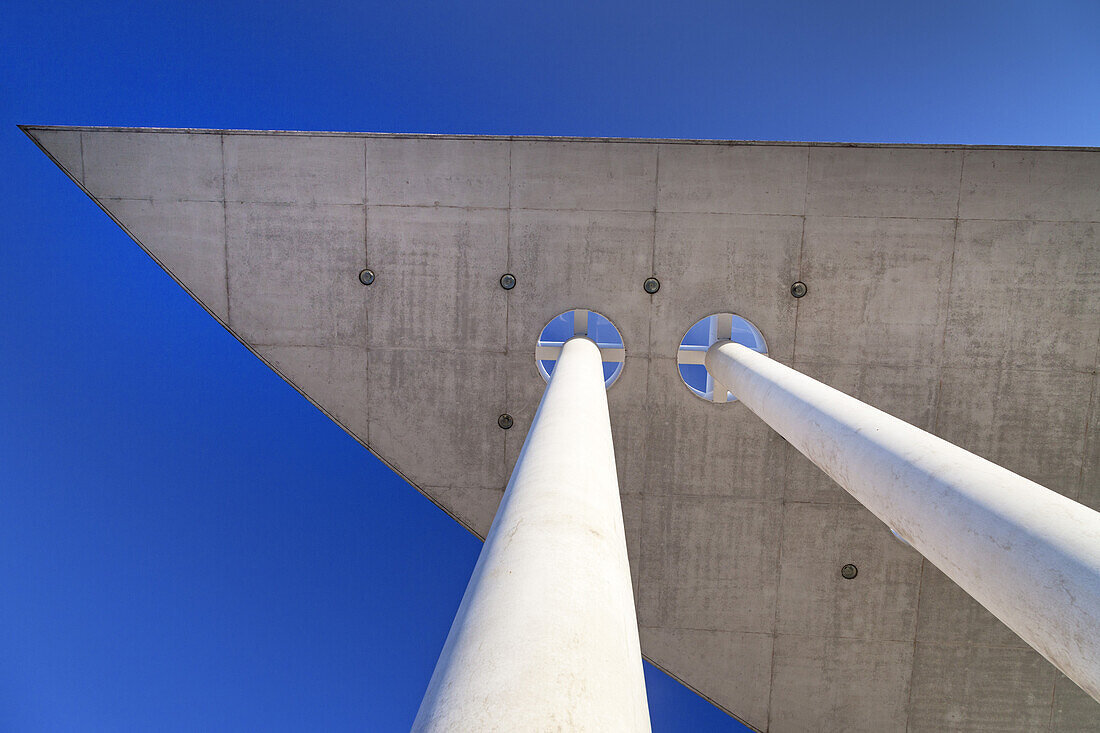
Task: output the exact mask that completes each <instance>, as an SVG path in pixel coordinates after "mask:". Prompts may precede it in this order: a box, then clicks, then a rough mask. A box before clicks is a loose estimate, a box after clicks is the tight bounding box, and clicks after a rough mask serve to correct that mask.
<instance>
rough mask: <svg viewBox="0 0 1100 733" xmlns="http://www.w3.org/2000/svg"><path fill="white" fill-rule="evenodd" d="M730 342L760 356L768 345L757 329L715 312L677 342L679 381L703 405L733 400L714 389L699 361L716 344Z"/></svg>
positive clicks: (733, 315) (724, 393)
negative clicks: (704, 403) (678, 345)
mask: <svg viewBox="0 0 1100 733" xmlns="http://www.w3.org/2000/svg"><path fill="white" fill-rule="evenodd" d="M726 340H729V341H733V342H735V343H738V344H742V345H743V346H747V347H749V348H750V349H752V350H753V351H758V352H760V353H761V354H767V353H768V345H767V344H766V343H765V342H764V335H763V334H762V333H760V329H759V328H757V327H756V326H754V325H753V324H752V323H750V322H749V321H747V320H745V319H744V318H742V317H741V316H739V315H736V314H734V313H715V314H714V315H710V316H707V317H706V318H701V319H699V321H697V322H696V323H695V325H694V326H692V327H691V328H689V329H688V331H687V333H686V334H684V338H683V339H681V340H680V348H679V349H677V350H676V364H677V366H678V367H679V369H680V379H682V380H684V384H685V385H687V388H688V389H690V390H691V393H692V394H693V395H695V396H696V397H698V398H700V399H704V400H706V401H707V402H718V403H724V402H734V401H736V400H737V398H736V397H734V396H733V395H732V394H730V393H729V392H728V391H726V390H723V389H722V387H721V385H719V386H718V388H717V390H716V389H715V381H714V379H713V378H712V377H711V376H710V372H708V371H707V367H706V365H705V364H704V363H703V359H704V358H705V357H706V355H707V349H709V348H710V347H711V346H712V345H714V343H716V342H718V341H726Z"/></svg>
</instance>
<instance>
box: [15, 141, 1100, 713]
mask: <svg viewBox="0 0 1100 733" xmlns="http://www.w3.org/2000/svg"><path fill="white" fill-rule="evenodd" d="M26 131H27V133H28V134H29V135H30V136H31V137H32V138H33V139H35V140H36V142H38V144H39V145H40V146H41V147H42V148H43V150H44V151H45V152H46V153H47V154H49V155H50V156H51V157H52V158H53V159H54V160H55V162H57V163H58V165H59V166H61V167H62V168H63V170H65V171H66V172H67V173H68V174H69V175H70V176H71V177H72V178H73V180H74V181H75V182H77V183H78V184H80V185H81V186H82V187H83V188H84V189H85V190H86V191H87V192H88V193H89V195H91V196H92V197H93V198H94V199H95V200H96V201H97V202H98V203H99V204H100V205H101V206H102V207H103V208H104V210H105V211H107V212H108V213H109V214H110V215H111V216H112V217H114V218H115V219H116V221H119V222H120V223H121V224H122V225H123V227H124V228H126V230H127V231H128V233H130V234H131V235H132V236H133V237H134V238H135V239H136V240H137V241H138V242H139V244H141V246H143V247H144V248H145V249H146V251H148V252H149V253H150V254H151V255H152V256H153V257H154V258H155V259H156V260H157V261H158V262H159V263H161V264H162V266H164V267H165V268H166V269H167V270H168V271H169V272H170V273H171V274H172V275H173V276H174V277H175V278H176V279H177V280H178V281H180V282H181V284H182V285H184V286H185V287H186V288H188V290H189V292H191V294H192V295H194V296H195V297H196V298H197V299H198V300H199V301H200V302H201V303H203V305H204V306H205V307H206V308H207V309H208V310H209V311H210V312H211V313H212V314H213V315H215V316H216V317H218V318H219V320H221V322H222V323H223V324H226V325H227V327H229V328H230V329H231V330H232V331H233V332H234V333H235V334H236V335H237V336H238V338H240V339H241V340H242V341H244V342H245V343H246V344H247V345H249V346H250V347H251V348H252V349H253V350H254V351H256V352H257V354H258V355H259V356H260V357H261V358H263V359H265V361H267V362H268V363H269V364H270V365H272V366H273V367H274V368H276V369H277V370H278V371H279V372H280V374H282V375H283V376H284V377H285V378H286V379H287V380H288V381H289V382H290V383H291V384H293V385H294V386H296V387H297V388H298V389H299V390H301V391H303V393H305V394H306V395H307V396H309V397H310V398H311V399H312V400H313V401H314V402H315V403H316V404H318V406H319V407H320V408H321V409H323V410H324V411H325V412H326V413H327V414H329V415H330V416H331V417H333V419H335V420H336V421H338V422H339V423H340V424H341V425H342V426H343V427H344V428H345V429H347V430H348V431H349V432H350V433H352V434H353V435H354V436H355V437H356V438H357V439H359V440H360V441H361V442H362V443H363V444H364V445H365V446H367V447H368V448H370V449H371V450H372V451H374V452H375V453H376V454H377V455H379V456H380V457H381V458H382V459H383V460H385V461H386V462H387V463H388V464H389V465H391V466H392V467H394V468H395V470H397V471H398V472H400V473H401V475H403V476H404V477H405V478H406V479H408V480H409V482H410V483H411V484H412V485H414V486H415V487H416V488H418V489H419V490H420V491H421V492H423V493H424V494H425V495H426V496H428V497H429V498H430V499H431V500H432V501H434V502H436V503H437V504H439V505H440V506H441V507H442V508H443V509H444V510H445V511H447V512H448V513H449V514H451V515H452V516H454V517H455V518H456V519H457V520H458V521H460V522H462V523H463V524H464V525H465V526H466V527H468V528H470V529H471V531H473V532H475V533H476V534H478V535H479V536H482V537H483V536H484V535H485V533H486V531H487V530H488V527H489V524H490V522H491V520H492V515H493V513H494V511H495V508H496V503H497V502H498V501H499V497H500V495H501V491H502V489H503V487H504V484H505V482H506V481H507V477H508V473H509V471H510V469H511V465H512V463H513V462H514V460H515V457H516V455H517V454H518V451H519V447H520V444H521V443H522V439H523V435H524V434H525V432H526V430H527V428H528V426H529V424H530V421H531V418H532V417H533V415H534V411H535V408H536V407H537V404H538V400H539V397H540V396H541V393H542V387H543V384H542V379H541V377H540V376H539V375H538V373H537V372H536V370H535V366H534V363H533V355H532V351H533V345H534V340H535V338H536V336H537V334H538V332H539V330H540V329H541V328H542V326H543V324H544V323H545V322H546V321H547V320H548V319H549V318H550V317H552V316H554V315H556V314H557V313H560V312H562V311H565V310H568V309H571V308H574V307H587V308H591V309H593V310H597V311H599V312H602V313H604V314H605V315H607V316H608V317H610V318H611V319H612V320H613V321H615V323H616V325H618V326H619V328H620V330H621V331H622V333H623V335H624V338H625V340H626V348H627V354H628V358H627V362H626V366H625V368H624V371H623V374H622V376H621V377H620V379H619V380H618V381H617V382H616V383H615V384H614V385H613V386H612V387H611V389H610V390H609V392H608V399H609V406H610V411H611V420H612V426H613V429H614V431H615V447H616V457H617V462H618V470H619V479H620V485H621V489H622V493H623V512H624V519H625V525H626V531H627V540H628V547H629V550H630V554H631V563H632V568H631V570H632V576H633V578H634V583H635V593H636V596H637V602H638V613H639V623H640V625H641V640H642V649H643V653H645V654H646V655H647V656H648V658H650V659H651V660H652V661H654V662H655V663H657V664H658V665H659V666H661V667H662V668H663V669H665V670H666V671H668V672H669V673H671V674H672V675H674V676H675V677H677V678H678V679H680V680H682V681H683V682H684V683H685V684H687V685H689V686H690V687H692V688H693V689H695V690H696V691H697V692H699V693H700V694H702V695H704V696H705V697H706V698H707V699H709V700H711V701H712V702H714V703H715V704H717V705H719V706H721V707H722V708H724V709H725V710H727V711H729V712H730V713H732V714H734V715H736V716H737V717H739V718H740V719H742V720H743V721H745V722H747V723H748V724H749V725H751V726H753V727H754V728H756V729H758V730H770V731H804V730H822V731H825V730H852V731H895V730H896V731H903V730H908V731H913V732H918V731H950V730H959V731H963V730H966V731H1033V730H1050V731H1088V730H1092V731H1096V730H1100V705H1098V704H1097V703H1095V702H1094V701H1092V700H1091V698H1089V697H1088V696H1087V695H1085V694H1084V693H1083V692H1082V691H1081V690H1080V689H1079V688H1077V687H1076V686H1075V685H1073V684H1072V683H1071V682H1069V681H1068V680H1067V679H1065V678H1064V677H1062V676H1061V675H1060V674H1058V673H1057V671H1056V670H1055V669H1054V668H1053V667H1052V666H1051V665H1049V664H1048V663H1047V662H1046V661H1044V660H1043V659H1042V658H1041V657H1040V656H1039V655H1038V654H1037V653H1036V652H1034V651H1032V650H1031V649H1030V648H1028V647H1027V646H1026V645H1025V644H1024V643H1023V642H1022V641H1020V640H1019V639H1018V638H1017V637H1016V636H1015V635H1014V634H1012V633H1011V632H1010V631H1008V630H1007V629H1006V628H1005V627H1004V626H1003V625H1001V624H1000V622H998V621H996V619H994V618H993V617H992V616H991V615H990V614H989V613H988V612H986V611H985V610H984V609H982V608H981V607H980V606H978V605H977V604H976V603H975V602H974V601H972V600H971V599H970V598H969V597H968V596H966V594H965V593H963V592H962V591H961V590H959V589H958V588H957V587H956V586H955V585H954V584H953V583H952V582H951V581H950V580H948V579H947V578H946V577H944V576H942V574H940V573H939V571H938V570H936V569H935V568H934V567H933V566H931V565H930V564H929V563H928V562H926V561H924V560H923V559H922V558H921V557H920V556H919V555H918V554H917V553H916V552H915V551H913V550H912V549H910V548H908V547H905V546H904V545H900V544H898V543H896V541H895V540H894V539H893V538H892V536H891V535H890V532H889V530H888V529H887V528H886V527H885V526H884V525H882V524H881V523H880V522H878V520H877V519H875V518H874V517H873V516H872V515H871V514H870V513H868V512H867V511H866V510H864V509H863V508H862V507H861V506H859V505H858V504H855V503H854V501H853V500H852V499H850V498H849V497H848V495H847V494H846V493H845V492H844V491H843V490H841V489H840V488H839V487H837V486H836V485H835V484H833V483H832V481H831V480H830V479H829V478H828V477H826V476H825V475H824V474H823V473H821V472H820V471H818V470H817V469H816V468H815V467H814V466H813V465H812V464H810V463H809V462H808V461H806V459H804V458H803V457H802V456H801V455H799V454H798V453H797V452H796V451H794V450H793V449H792V448H791V447H790V446H789V445H787V444H786V442H785V441H784V440H783V439H782V438H781V437H779V436H778V435H776V434H775V433H773V432H771V431H770V430H769V429H768V428H767V427H766V426H762V425H761V424H760V421H759V420H758V419H757V418H755V416H753V415H751V414H750V413H748V411H747V410H745V409H744V408H743V406H741V405H738V404H736V403H734V404H731V405H727V406H714V405H710V404H708V403H705V402H703V401H702V400H699V399H698V398H696V397H694V396H693V395H691V394H690V393H689V392H688V390H687V388H686V387H684V386H683V385H682V384H681V383H680V379H679V376H678V375H677V373H676V362H675V358H674V357H675V349H676V346H677V344H678V343H679V339H680V337H681V336H682V335H683V331H684V330H685V329H686V328H688V326H690V325H691V324H692V323H694V322H695V321H696V320H698V319H699V318H700V317H702V316H705V315H708V314H709V313H713V312H720V311H733V312H736V313H738V314H739V315H742V316H744V317H746V318H748V319H749V320H751V321H753V322H754V323H756V324H757V325H758V326H760V328H761V330H762V331H763V333H764V336H765V337H766V338H767V340H768V345H769V349H770V352H771V354H772V355H773V356H774V357H776V358H778V359H779V360H780V361H782V362H784V363H787V364H791V365H793V366H795V367H796V368H798V369H800V370H802V371H804V372H806V373H807V374H809V375H811V376H813V377H815V378H817V379H821V380H823V381H825V382H826V383H828V384H831V385H833V386H836V387H837V388H839V389H842V390H845V391H849V392H850V393H851V394H853V395H854V396H856V397H858V398H860V399H862V400H865V401H867V402H869V403H870V404H872V405H874V406H876V407H879V408H881V409H883V410H885V411H887V412H890V413H892V414H894V415H897V416H898V417H901V418H903V419H905V420H907V421H909V422H912V423H913V424H915V425H917V426H918V427H921V428H923V429H926V430H930V431H931V432H934V433H935V434H937V435H940V436H942V437H944V438H946V439H948V440H951V441H953V442H955V443H957V444H959V445H961V446H962V447H964V448H966V449H968V450H971V451H974V452H976V453H978V454H979V455H982V456H984V457H986V458H989V459H991V460H993V461H996V462H999V463H1001V464H1002V465H1005V466H1006V467H1007V468H1009V469H1011V470H1013V471H1016V472H1018V473H1020V474H1022V475H1024V476H1026V477H1027V478H1030V479H1033V480H1035V481H1037V482H1039V483H1041V484H1043V485H1045V486H1048V487H1049V488H1051V489H1053V490H1055V491H1058V492H1060V493H1062V494H1065V495H1067V496H1069V497H1071V498H1078V499H1079V500H1081V501H1082V502H1083V503H1086V504H1089V505H1091V506H1093V507H1097V506H1098V505H1100V435H1098V428H1097V423H1098V422H1100V415H1098V414H1097V411H1098V402H1100V395H1098V394H1097V393H1098V392H1100V376H1098V374H1097V371H1098V356H1100V151H1096V150H1069V149H1032V148H1000V149H992V148H973V147H918V146H871V145H867V146H850V145H827V144H786V143H783V144H766V143H732V144H730V143H698V142H685V141H614V140H612V141H608V140H596V141H587V140H566V139H534V138H515V139H510V138H453V137H426V136H400V135H360V134H351V133H335V134H312V133H247V132H232V131H225V132H222V131H133V130H108V129H93V128H41V127H31V128H27V130H26ZM352 162H357V164H356V165H352ZM132 199H140V200H141V201H140V202H137V203H134V202H132V201H130V200H132ZM205 205H210V206H212V207H213V209H212V211H216V210H217V209H218V208H221V209H222V212H223V214H224V219H223V228H224V231H223V230H219V229H218V227H217V224H216V218H217V217H216V216H215V215H212V214H205V215H204V213H203V212H205ZM161 216H163V220H160V219H158V217H161ZM219 234H221V236H222V239H221V241H219ZM219 251H220V253H221V254H222V255H223V257H222V258H221V259H220V260H219V258H218V257H217V255H218V253H219ZM368 264H369V266H370V267H371V268H373V269H374V270H375V271H376V272H377V273H378V279H377V281H376V282H375V284H374V285H372V286H370V287H363V286H361V285H359V284H358V281H357V274H358V271H359V270H360V269H361V268H362V267H364V266H366V265H368ZM505 271H510V272H513V273H515V274H516V276H517V278H518V284H517V286H516V288H515V289H514V290H512V291H510V292H507V293H505V292H504V291H503V290H501V289H500V287H499V286H498V285H497V278H499V276H500V275H501V274H502V273H503V272H505ZM650 274H653V275H656V276H657V277H658V278H660V279H661V290H660V292H659V293H657V294H656V295H655V296H649V295H646V294H645V293H644V292H643V291H642V288H641V284H642V280H643V279H644V278H645V277H647V276H649V275H650ZM795 279H801V280H803V281H805V282H806V283H807V284H808V286H809V293H808V295H807V296H806V297H805V298H802V299H799V300H796V299H794V298H792V297H790V295H789V287H790V284H791V282H793V281H794V280H795ZM427 339H434V340H435V341H434V342H429V341H428V340H427ZM440 343H442V344H444V345H445V348H444V351H443V353H442V354H441V353H440V352H439V351H438V349H439V344H440ZM501 412H509V413H511V414H512V415H513V416H514V417H515V427H513V428H512V429H511V430H509V431H502V430H500V429H499V428H498V427H497V425H496V417H497V415H499V414H500V413H501ZM730 435H732V436H735V437H734V439H733V440H729V439H726V436H730ZM426 436H430V437H426ZM845 562H853V563H855V564H857V565H858V566H859V568H860V574H859V576H858V577H857V578H856V579H855V580H852V581H845V580H843V579H841V578H840V575H839V567H840V565H841V564H843V563H845Z"/></svg>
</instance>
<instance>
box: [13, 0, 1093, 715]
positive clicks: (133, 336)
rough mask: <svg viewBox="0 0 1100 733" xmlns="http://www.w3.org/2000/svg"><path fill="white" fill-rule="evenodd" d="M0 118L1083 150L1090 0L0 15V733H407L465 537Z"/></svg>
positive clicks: (152, 7) (1089, 116)
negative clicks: (253, 352)
mask: <svg viewBox="0 0 1100 733" xmlns="http://www.w3.org/2000/svg"><path fill="white" fill-rule="evenodd" d="M17 123H33V124H82V125H149V126H164V127H212V128H223V127H224V128H278V129H305V130H313V129H317V130H367V131H387V132H388V131H394V132H404V131H413V132H451V133H493V134H536V133H537V134H558V135H612V136H644V137H693V138H739V139H788V140H847V141H894V142H935V143H940V142H953V143H1021V144H1042V145H1093V146H1095V145H1100V3H1097V2H1095V1H1094V0H1082V1H1081V2H1076V3H1071V2H1051V1H1049V0H1048V1H1044V2H1034V3H1019V2H1003V1H1002V2H984V3H966V2H958V1H957V0H955V1H952V2H922V3H913V2H905V3H889V2H882V1H876V2H845V1H844V0H839V1H834V2H805V3H787V4H783V3H770V2H764V0H758V1H757V2H754V3H741V2H731V1H726V2H711V3H690V2H675V3H673V2H669V3H664V4H652V3H629V4H625V3H624V4H622V5H616V4H614V3H600V2H591V0H589V1H588V2H560V1H559V2H540V3H527V2H515V1H514V0H513V1H512V2H501V3H469V4H462V3H446V2H392V3H384V4H383V3H356V4H347V5H345V6H336V5H325V4H322V3H317V2H281V3H270V2H266V3H244V2H228V3H227V2H217V3H215V2H204V1H199V2H187V3H178V4H177V3H119V2H113V3H112V2H81V3H74V2H66V1H65V0H58V1H57V2H51V3H42V2H27V1H26V0H16V1H15V2H9V3H8V4H7V5H5V8H4V12H3V17H2V20H0V163H2V165H0V170H2V171H3V176H0V201H2V205H3V207H4V215H3V217H2V218H0V305H2V306H3V313H2V318H0V369H2V374H0V731H20V732H21V731H115V730H157V731H172V730H179V731H195V730H231V731H236V730H271V731H275V730H289V731H307V730H310V731H311V730H325V731H337V730H356V731H362V730H380V731H388V730H403V729H407V727H408V725H409V723H410V722H411V720H412V717H413V715H414V714H415V711H416V708H417V705H418V703H419V700H420V696H421V693H422V692H423V689H424V686H425V685H426V683H427V680H428V677H429V675H430V673H431V669H432V666H433V664H434V661H435V658H436V655H437V654H438V651H439V649H440V647H441V646H442V643H443V639H444V637H445V635H446V632H447V629H448V626H449V624H450V620H451V617H452V615H453V613H454V610H455V608H456V607H457V604H458V601H459V598H460V596H461V593H462V590H463V588H464V587H465V583H466V579H467V577H468V575H469V572H470V570H471V568H472V567H473V564H474V560H475V558H476V556H477V552H478V549H479V547H480V543H479V542H477V540H476V539H474V538H473V537H472V536H470V535H469V534H467V533H466V532H465V531H464V530H462V529H461V528H459V526H458V525H457V524H455V523H454V522H452V521H451V520H450V519H448V518H447V517H446V516H444V515H443V514H442V513H441V512H440V511H439V510H437V509H436V508H435V507H433V506H432V505H431V504H430V503H429V502H428V501H427V500H426V499H424V498H422V497H421V496H420V495H419V494H418V493H417V492H415V491H413V490H412V489H410V488H408V487H407V486H405V485H403V483H402V482H401V480H400V479H398V478H396V477H395V476H393V475H392V474H391V473H390V472H389V471H388V470H387V469H386V468H385V467H384V466H383V465H382V464H381V463H379V462H378V461H377V460H375V459H374V458H373V457H371V456H370V455H369V454H368V453H367V452H366V451H364V450H363V449H362V448H360V447H359V446H358V445H357V444H356V443H355V442H354V441H352V440H351V438H349V437H347V436H346V435H345V434H344V433H342V432H341V431H340V430H339V429H337V428H336V427H335V426H334V425H332V424H331V423H329V422H328V421H327V419H326V418H324V417H323V416H322V415H321V414H320V413H319V412H317V411H316V410H314V409H313V408H312V407H311V406H310V405H309V404H308V403H307V402H306V401H305V400H304V399H302V398H301V397H299V396H298V395H297V394H296V393H295V392H294V391H293V390H291V389H290V388H289V387H288V386H287V385H285V384H284V383H283V382H282V381H281V380H279V379H278V378H277V377H276V376H275V375H274V374H273V373H272V372H270V371H269V370H268V369H267V368H266V367H264V366H263V365H262V364H261V363H260V362H259V361H258V360H256V359H255V358H254V357H253V356H252V355H251V354H249V353H248V352H247V351H246V350H245V349H244V348H243V347H242V346H240V345H239V344H238V343H237V342H236V341H234V339H233V338H232V337H231V336H229V334H228V333H226V332H225V331H223V330H222V328H221V327H220V326H218V325H217V324H216V323H215V322H214V320H213V319H211V318H210V317H209V316H207V315H206V314H205V313H204V312H203V311H202V310H201V309H200V308H199V307H198V306H197V305H196V304H194V303H193V302H192V301H190V299H189V298H188V297H187V296H186V295H185V294H184V292H183V291H182V290H181V289H179V288H178V287H177V286H176V285H175V284H174V283H172V282H171V281H170V280H169V278H168V277H167V276H166V275H165V274H163V273H162V272H161V271H160V270H159V269H158V268H157V267H156V266H155V265H154V264H153V263H152V262H151V261H150V260H149V259H148V258H147V257H146V256H145V255H144V254H142V253H141V251H140V250H139V249H138V248H137V247H136V246H135V245H133V244H132V243H131V242H130V241H129V240H128V239H127V238H126V237H125V236H124V235H123V234H122V232H121V231H120V230H118V228H117V227H116V226H115V225H114V224H113V223H111V222H110V221H109V220H108V219H107V217H106V216H104V215H103V214H102V213H101V212H100V211H99V210H98V209H96V207H95V206H94V205H93V204H92V203H91V202H90V201H89V200H87V199H86V198H85V196H84V195H83V194H82V193H81V192H80V191H79V190H78V189H77V187H76V186H75V185H73V184H72V183H70V182H69V181H68V180H66V179H65V178H64V176H63V175H62V173H61V172H60V171H59V170H57V169H56V168H55V167H54V166H53V165H52V164H51V163H50V162H49V161H48V160H47V159H46V158H45V156H43V155H42V154H41V153H40V152H39V151H38V150H36V149H35V148H34V146H33V145H32V144H31V143H30V141H28V140H27V139H26V138H25V137H24V136H23V135H22V133H20V132H19V131H18V130H17V129H16V128H15V125H16V124H17ZM647 678H648V681H649V693H650V700H651V707H652V712H653V721H654V729H655V730H656V731H729V730H737V729H739V726H737V724H736V723H735V722H734V721H732V720H731V719H729V718H728V717H726V716H724V715H723V714H721V713H719V712H718V711H716V710H715V709H713V708H711V707H710V706H709V705H707V704H706V703H705V702H703V701H701V700H700V699H698V698H696V697H695V696H694V695H692V694H691V693H689V692H687V691H686V690H684V689H683V688H681V687H679V686H678V685H677V684H676V683H674V682H671V681H669V680H668V679H667V678H665V677H664V676H663V675H662V674H661V673H659V672H655V671H654V670H652V669H649V670H647Z"/></svg>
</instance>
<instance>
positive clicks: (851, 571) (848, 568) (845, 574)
mask: <svg viewBox="0 0 1100 733" xmlns="http://www.w3.org/2000/svg"><path fill="white" fill-rule="evenodd" d="M857 575H859V568H857V567H856V566H855V565H852V564H851V563H848V564H847V565H845V566H844V567H842V568H841V569H840V577H842V578H844V579H845V580H852V579H853V578H855V577H856V576H857Z"/></svg>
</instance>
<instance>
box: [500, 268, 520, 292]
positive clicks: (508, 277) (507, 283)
mask: <svg viewBox="0 0 1100 733" xmlns="http://www.w3.org/2000/svg"><path fill="white" fill-rule="evenodd" d="M515 286H516V276H515V275H513V274H512V273H510V272H506V273H504V274H503V275H501V276H500V287H502V288H504V289H505V290H511V289H512V288H514V287H515Z"/></svg>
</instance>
